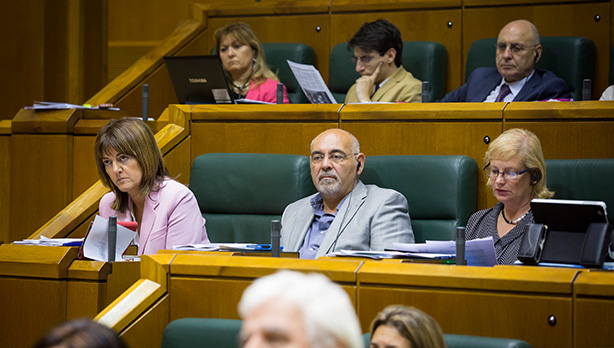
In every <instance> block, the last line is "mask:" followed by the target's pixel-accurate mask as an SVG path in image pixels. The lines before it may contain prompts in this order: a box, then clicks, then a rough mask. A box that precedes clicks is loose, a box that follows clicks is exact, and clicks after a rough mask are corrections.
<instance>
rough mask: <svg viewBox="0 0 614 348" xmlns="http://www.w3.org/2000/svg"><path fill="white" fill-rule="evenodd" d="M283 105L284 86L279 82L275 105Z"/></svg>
mask: <svg viewBox="0 0 614 348" xmlns="http://www.w3.org/2000/svg"><path fill="white" fill-rule="evenodd" d="M283 103H284V84H283V83H281V82H278V83H277V104H283Z"/></svg>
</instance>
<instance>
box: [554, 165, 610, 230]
mask: <svg viewBox="0 0 614 348" xmlns="http://www.w3.org/2000/svg"><path fill="white" fill-rule="evenodd" d="M546 176H547V179H548V180H547V181H546V185H547V186H548V188H549V189H550V190H552V191H554V197H553V198H557V199H579V200H585V201H604V202H605V203H606V205H607V208H608V216H609V221H610V222H611V221H613V219H614V158H602V159H555V160H546Z"/></svg>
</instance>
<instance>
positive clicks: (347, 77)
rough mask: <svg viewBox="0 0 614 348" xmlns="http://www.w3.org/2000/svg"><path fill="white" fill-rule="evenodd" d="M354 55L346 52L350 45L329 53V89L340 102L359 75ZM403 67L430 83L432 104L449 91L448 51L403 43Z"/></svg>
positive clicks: (425, 43) (421, 43)
mask: <svg viewBox="0 0 614 348" xmlns="http://www.w3.org/2000/svg"><path fill="white" fill-rule="evenodd" d="M353 55H354V52H353V51H351V50H348V49H347V42H342V43H339V44H337V45H335V46H334V47H333V50H332V51H331V54H330V62H329V63H330V64H329V74H328V81H329V82H328V87H329V89H330V91H331V93H332V94H333V96H334V97H335V99H336V100H337V102H339V103H343V102H344V101H345V95H346V93H347V91H348V89H350V87H352V85H353V84H354V82H356V79H357V78H359V77H360V75H359V74H358V73H357V72H356V69H355V68H356V66H355V65H354V64H352V62H351V60H350V59H351V57H352V56H353ZM402 64H403V67H404V68H405V69H406V70H407V71H409V72H411V73H412V75H414V77H415V78H417V79H418V80H421V81H428V82H429V84H430V89H431V94H430V98H429V100H430V101H435V100H438V99H441V98H443V96H444V95H445V92H446V81H447V64H448V52H447V51H446V48H445V47H444V46H443V45H442V44H440V43H437V42H433V41H405V42H403V59H402Z"/></svg>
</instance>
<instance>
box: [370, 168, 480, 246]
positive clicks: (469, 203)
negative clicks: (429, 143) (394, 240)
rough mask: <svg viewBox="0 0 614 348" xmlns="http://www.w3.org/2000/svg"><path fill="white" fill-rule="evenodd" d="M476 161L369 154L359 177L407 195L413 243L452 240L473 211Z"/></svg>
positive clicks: (474, 208)
mask: <svg viewBox="0 0 614 348" xmlns="http://www.w3.org/2000/svg"><path fill="white" fill-rule="evenodd" d="M477 172H478V170H477V163H476V162H475V160H474V159H472V158H470V157H467V156H369V157H367V161H366V165H365V169H364V171H363V172H362V174H361V175H360V179H361V180H362V181H363V182H364V183H365V184H375V185H378V186H380V187H385V188H391V189H394V190H397V191H399V192H400V193H402V194H403V195H405V197H406V198H407V202H408V204H409V215H410V217H411V223H412V228H413V231H414V236H415V239H416V242H417V243H420V242H424V241H425V240H427V239H429V240H453V239H454V237H455V230H456V227H457V226H465V225H466V223H467V220H468V219H469V217H470V216H471V214H473V213H474V212H475V210H476V196H477V194H476V190H477Z"/></svg>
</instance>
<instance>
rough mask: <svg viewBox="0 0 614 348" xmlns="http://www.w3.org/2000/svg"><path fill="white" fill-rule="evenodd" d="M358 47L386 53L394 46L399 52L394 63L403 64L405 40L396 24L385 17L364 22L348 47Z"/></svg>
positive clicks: (398, 65)
mask: <svg viewBox="0 0 614 348" xmlns="http://www.w3.org/2000/svg"><path fill="white" fill-rule="evenodd" d="M354 47H358V48H360V49H361V50H363V51H377V52H378V53H379V54H384V53H385V52H387V51H388V50H389V49H391V48H394V49H395V51H396V52H397V55H396V57H395V58H394V64H395V65H396V66H397V67H400V66H401V60H402V57H403V40H402V39H401V31H400V30H399V28H397V27H396V25H394V24H392V23H390V22H388V21H387V20H385V19H378V20H376V21H375V22H368V23H365V24H363V25H362V26H361V27H360V29H358V31H357V32H356V34H354V36H353V37H352V38H351V39H350V41H348V49H352V48H354Z"/></svg>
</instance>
